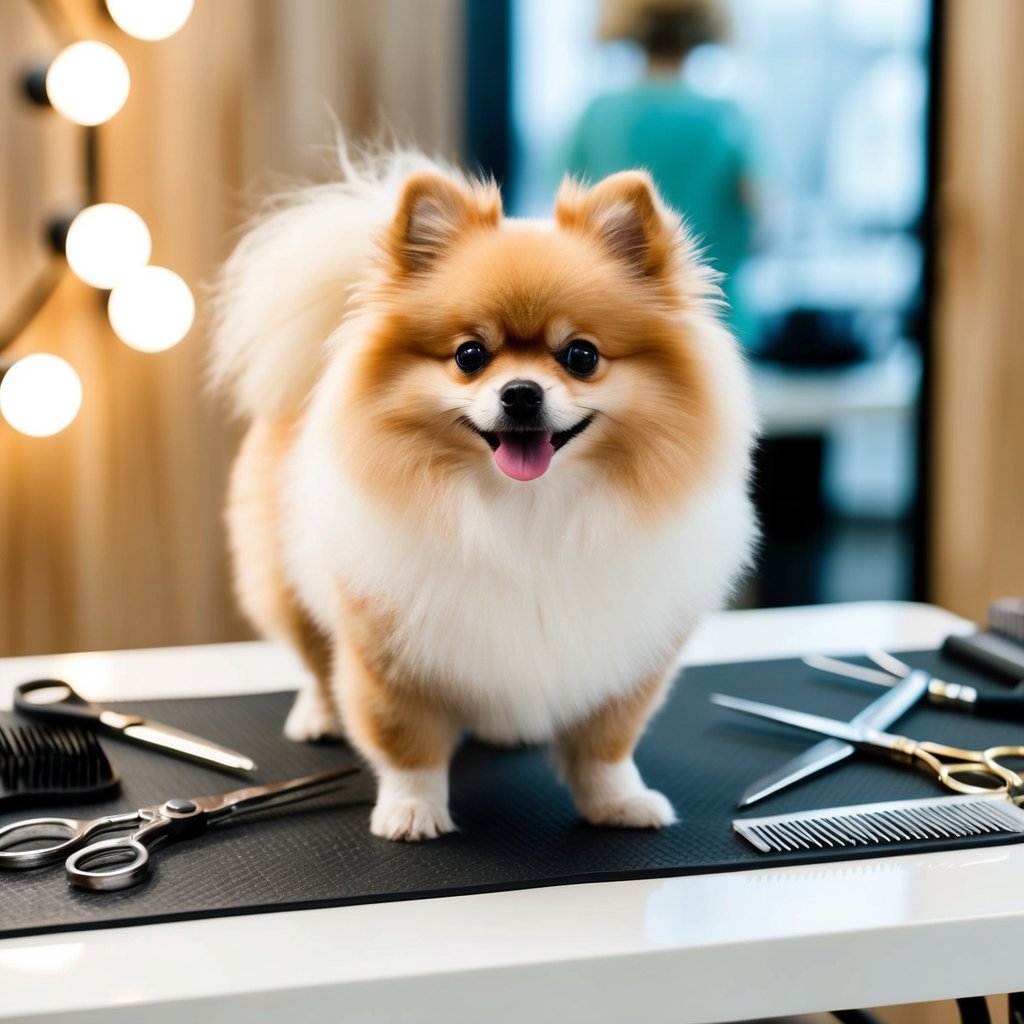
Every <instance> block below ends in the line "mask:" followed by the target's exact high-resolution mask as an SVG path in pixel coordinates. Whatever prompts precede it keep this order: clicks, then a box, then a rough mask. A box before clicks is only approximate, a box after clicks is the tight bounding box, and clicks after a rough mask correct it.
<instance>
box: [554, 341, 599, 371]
mask: <svg viewBox="0 0 1024 1024" xmlns="http://www.w3.org/2000/svg"><path fill="white" fill-rule="evenodd" d="M597 359H598V355H597V348H596V347H595V346H594V345H592V344H591V343H590V342H589V341H570V342H569V344H568V346H567V347H566V348H565V350H564V351H563V352H562V365H563V366H564V367H565V368H566V369H567V370H568V371H569V372H570V373H571V374H572V375H573V376H574V377H589V376H590V375H591V374H592V373H593V372H594V371H595V370H596V369H597Z"/></svg>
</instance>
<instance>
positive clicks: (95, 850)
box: [64, 836, 149, 892]
mask: <svg viewBox="0 0 1024 1024" xmlns="http://www.w3.org/2000/svg"><path fill="white" fill-rule="evenodd" d="M102 864H106V865H108V866H107V867H106V868H105V869H104V868H103V867H100V866H98V865H102ZM89 865H97V866H95V867H93V868H90V867H89ZM64 868H65V870H66V871H67V875H68V881H69V882H70V883H71V884H72V885H73V886H74V887H75V888H76V889H85V890H87V891H89V892H114V891H116V890H118V889H130V888H131V887H132V886H133V885H138V884H139V882H141V881H142V879H143V878H145V877H146V873H147V872H148V871H149V850H147V849H146V847H145V846H143V844H142V843H140V842H139V841H138V839H136V838H134V837H133V836H120V837H119V838H117V839H104V840H102V841H101V842H98V843H93V844H91V845H90V846H84V847H82V849H81V850H76V851H75V852H74V853H73V854H71V856H70V857H68V859H67V860H66V861H65V862H64Z"/></svg>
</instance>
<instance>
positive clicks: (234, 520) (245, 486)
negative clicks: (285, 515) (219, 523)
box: [225, 418, 331, 706]
mask: <svg viewBox="0 0 1024 1024" xmlns="http://www.w3.org/2000/svg"><path fill="white" fill-rule="evenodd" d="M294 440H295V422H294V420H293V419H291V418H286V419H279V420H260V421H257V422H256V423H254V424H253V426H252V427H250V429H249V431H248V433H247V434H246V436H245V438H244V439H243V441H242V446H241V449H240V450H239V453H238V457H237V458H236V460H235V464H234V466H233V467H232V471H231V479H230V482H229V486H228V500H227V508H226V513H225V518H226V520H227V525H228V536H229V539H230V544H231V553H232V564H233V567H234V583H235V594H236V596H237V599H238V602H239V605H240V606H241V608H242V609H243V611H244V612H245V613H246V615H248V616H249V618H250V619H251V620H252V622H253V623H254V624H255V625H256V626H257V628H258V629H259V630H260V631H261V632H262V633H263V634H264V635H266V636H269V637H273V638H275V639H278V640H282V641H285V642H287V643H290V644H291V645H292V646H293V647H294V648H295V649H296V650H297V651H298V652H299V655H300V657H301V658H302V660H303V662H304V664H305V665H306V667H307V668H308V669H309V671H310V672H311V673H312V674H313V676H314V677H315V679H316V681H317V686H318V690H319V693H320V696H321V699H322V700H323V701H324V703H325V705H327V706H330V704H331V685H330V678H331V643H330V640H329V638H328V637H327V636H325V635H324V633H323V631H322V630H320V629H318V628H317V626H316V624H315V623H314V622H313V620H312V619H311V618H310V616H309V614H308V613H307V612H306V611H305V610H304V609H303V608H302V606H301V605H300V604H299V601H298V599H297V597H296V595H295V593H294V591H293V590H292V589H291V588H290V587H289V586H288V585H287V583H286V582H285V578H284V573H283V571H282V568H281V561H280V559H281V539H280V534H279V531H280V517H281V510H280V483H281V479H280V478H281V463H282V460H283V459H284V457H285V455H286V454H287V453H288V451H289V449H290V448H291V446H292V444H293V443H294Z"/></svg>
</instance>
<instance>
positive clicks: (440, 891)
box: [0, 652, 1024, 937]
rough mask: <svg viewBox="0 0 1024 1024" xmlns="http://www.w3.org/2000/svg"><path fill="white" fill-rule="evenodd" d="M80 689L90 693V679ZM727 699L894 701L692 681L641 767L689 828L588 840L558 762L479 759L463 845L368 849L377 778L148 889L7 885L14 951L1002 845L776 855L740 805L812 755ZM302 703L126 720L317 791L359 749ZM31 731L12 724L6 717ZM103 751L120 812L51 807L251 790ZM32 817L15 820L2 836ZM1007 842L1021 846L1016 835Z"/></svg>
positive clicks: (241, 823)
mask: <svg viewBox="0 0 1024 1024" xmlns="http://www.w3.org/2000/svg"><path fill="white" fill-rule="evenodd" d="M906 658H907V660H908V661H910V662H911V663H912V664H914V665H917V666H920V667H923V668H928V669H930V670H932V671H933V672H935V674H937V675H941V676H942V677H943V678H947V679H954V680H956V681H960V682H969V683H973V684H975V685H979V686H987V687H989V688H990V689H992V690H993V691H995V692H1000V693H1005V692H1006V691H1005V688H1004V687H1001V686H999V685H998V684H996V683H991V682H988V681H986V680H985V679H984V678H982V677H979V676H977V675H975V674H973V673H971V672H969V671H968V670H966V669H965V668H963V667H962V666H960V665H957V664H955V663H951V662H946V661H944V660H943V659H942V658H941V657H940V656H939V655H937V654H935V653H932V652H925V653H917V654H912V655H907V656H906ZM72 682H73V680H72ZM712 690H720V691H723V692H727V693H732V694H736V695H739V696H746V697H752V698H755V699H760V700H766V701H769V702H772V703H776V704H785V705H788V706H790V707H799V708H801V709H804V710H809V711H815V712H818V713H820V714H825V715H830V716H833V717H837V718H847V719H848V718H851V717H852V716H853V715H854V714H856V713H857V711H859V710H860V709H861V708H862V707H864V706H865V705H866V704H867V703H869V702H870V701H871V700H873V699H874V698H875V697H876V696H877V695H878V693H879V690H878V688H876V687H872V686H870V685H868V684H863V683H856V682H850V681H845V680H839V679H835V678H833V677H829V676H824V675H822V674H820V673H818V672H814V671H812V670H811V669H809V668H807V667H805V666H804V665H803V664H802V663H800V662H798V661H793V660H786V661H771V662H756V663H754V662H744V663H740V664H734V665H716V666H704V667H697V668H691V669H688V670H687V671H686V672H685V673H684V674H683V676H682V677H681V678H680V679H679V680H678V681H677V683H676V686H675V688H674V690H673V694H672V697H671V699H670V700H669V701H668V703H667V704H666V706H665V707H664V708H663V710H662V711H661V713H660V714H659V715H658V717H657V718H656V719H655V721H654V723H653V724H652V725H651V727H650V729H649V730H648V732H647V735H646V736H645V738H644V740H643V742H642V744H641V746H640V748H639V750H638V752H637V761H638V763H639V765H640V768H641V770H642V772H643V775H644V777H645V779H646V780H647V782H648V784H649V785H651V786H653V787H655V788H657V789H660V790H662V791H663V792H664V793H665V794H666V795H667V796H668V797H669V798H670V799H671V800H672V801H673V803H674V804H675V807H676V809H677V811H678V813H679V816H680V819H681V820H680V823H679V824H678V825H674V826H672V827H671V828H667V829H664V830H662V831H660V832H656V831H626V830H622V831H620V830H613V829H603V828H595V827H592V826H589V825H587V824H585V823H583V822H582V821H581V820H580V819H579V817H578V815H577V814H576V811H575V809H574V807H573V804H572V800H571V799H570V796H569V793H568V792H567V791H566V790H565V789H564V788H563V787H562V786H561V785H560V784H559V783H558V782H557V781H556V779H555V776H554V773H553V771H552V770H551V766H550V762H549V758H548V755H547V752H546V751H544V750H541V749H535V748H524V749H516V750H501V749H494V748H489V747H485V746H482V745H480V744H476V743H473V742H471V741H469V742H467V743H466V744H465V745H464V746H463V747H462V749H461V750H460V752H459V754H458V756H457V758H456V760H455V763H454V766H453V769H452V812H453V816H454V818H455V821H456V823H457V825H458V826H459V829H460V830H459V832H458V833H456V834H453V835H450V836H445V837H444V838H442V839H438V840H434V841H432V842H428V843H416V844H396V843H390V842H387V841H385V840H382V839H377V838H375V837H373V836H372V835H370V833H369V830H368V827H367V823H368V818H369V813H370V807H371V802H372V797H373V790H374V782H373V779H372V778H371V776H370V775H369V773H368V772H362V773H360V774H359V775H356V776H354V777H353V778H352V779H351V780H350V781H349V784H348V785H347V786H346V788H345V789H343V790H341V791H339V792H336V793H334V794H329V795H326V796H321V797H318V798H317V799H316V800H314V801H310V802H308V803H296V804H291V805H289V806H287V807H283V808H278V809H276V810H267V811H264V812H261V813H259V814H254V815H250V816H248V817H245V818H239V819H237V820H236V821H234V822H231V823H230V824H225V825H222V826H220V827H218V828H217V829H211V830H210V831H209V832H207V833H206V834H205V835H203V836H201V837H199V838H198V839H196V840H191V841H185V842H181V843H178V844H176V845H172V846H167V847H164V848H162V849H160V850H157V851H156V852H155V853H154V855H153V863H154V867H153V871H152V874H151V876H150V877H149V879H148V880H147V881H146V882H144V883H143V884H142V885H140V886H138V887H137V888H135V889H130V890H125V891H122V892H115V893H87V892H80V891H78V890H75V889H72V888H70V887H69V886H68V884H67V882H66V880H65V878H64V872H63V868H62V867H51V868H44V869H39V870H36V871H31V872H13V871H7V872H0V937H7V936H12V935H25V934H32V933H42V932H54V931H64V930H74V929H82V928H101V927H112V926H117V925H126V924H139V923H149V922H156V921H167V920H180V919H187V918H200V917H211V916H220V915H230V914H248V913H263V912H269V911H275V910H294V909H299V908H306V907H325V906H341V905H345V904H355V903H373V902H379V901H385V900H401V899H419V898H425V897H432V896H447V895H457V894H467V893H478V892H489V891H496V890H507V889H519V888H528V887H534V886H546V885H556V884H564V883H572V882H594V881H607V880H613V879H628V878H647V877H658V876H668V875H681V874H692V873H698V872H708V871H738V870H744V869H750V868H761V867H767V866H771V865H773V864H795V863H801V862H803V863H806V862H815V861H818V862H821V861H826V860H836V859H845V858H849V857H865V856H880V855H886V856H889V855H893V854H898V853H911V852H920V851H921V850H922V849H928V850H939V849H951V848H956V847H959V846H965V845H968V846H969V845H981V844H982V843H984V842H986V841H991V840H977V839H975V840H951V841H935V842H931V843H927V844H923V843H906V844H900V845H886V846H880V847H872V848H858V849H856V850H831V851H826V852H817V851H816V852H813V853H800V854H788V855H785V856H773V857H769V856H765V855H762V854H758V853H756V852H755V851H754V850H753V849H751V848H750V847H749V846H747V845H746V843H745V842H744V841H743V840H741V839H739V838H738V837H737V836H735V835H734V833H733V832H732V828H731V824H732V820H733V818H735V817H736V812H735V811H734V809H733V805H734V802H735V800H736V798H737V797H738V796H739V794H740V793H741V792H742V791H743V789H744V788H745V787H746V786H747V785H748V784H749V783H751V782H753V781H754V779H756V778H758V777H760V776H761V775H763V774H764V773H766V772H767V771H769V770H771V769H772V768H775V767H777V766H778V765H780V764H782V763H783V762H784V761H786V760H787V759H788V758H790V757H792V756H793V755H795V754H796V753H798V752H800V751H801V750H803V749H804V748H805V747H806V746H809V745H810V743H811V742H813V740H811V739H808V738H807V737H806V736H804V735H803V734H800V733H796V732H794V731H792V730H789V729H787V728H785V727H783V726H776V725H772V724H769V723H764V724H762V723H760V722H757V721H755V720H753V719H750V718H747V717H745V716H740V715H736V714H735V713H732V712H729V711H726V710H725V709H722V708H718V707H715V706H713V705H711V704H709V702H708V700H707V694H708V693H709V692H710V691H712ZM290 703H291V695H290V694H286V693H277V694H263V695H257V696H240V697H225V698H206V699H196V700H173V701H150V702H140V701H136V702H133V703H131V704H119V705H112V706H113V707H116V708H119V709H121V710H125V711H129V710H130V711H142V712H144V713H145V714H147V715H149V716H150V717H152V718H154V719H157V720H159V721H162V722H165V723H167V724H171V725H176V726H178V727H179V728H182V729H187V730H189V731H191V732H195V733H198V734H200V735H203V736H208V737H210V738H211V739H217V740H219V741H221V742H222V743H225V744H226V745H228V746H230V747H233V748H235V749H238V750H241V751H243V752H245V753H248V754H250V755H251V756H252V757H253V758H254V759H255V760H256V761H257V763H258V764H259V766H260V767H259V771H258V772H256V773H254V775H253V776H252V778H253V780H254V781H256V782H270V781H274V780H277V779H283V778H290V777H293V776H297V775H305V774H308V773H310V772H314V771H322V770H325V769H327V768H330V767H334V766H336V765H338V764H339V763H345V762H347V761H348V760H350V759H351V754H350V752H349V751H348V749H347V748H346V747H345V746H344V745H342V744H333V745H295V744H292V743H289V742H288V741H287V740H285V739H284V738H283V737H282V736H281V723H282V722H283V720H284V716H285V714H286V712H287V710H288V708H289V706H290ZM6 717H7V718H8V719H9V720H12V721H13V720H15V719H14V717H13V716H6ZM897 729H898V731H900V732H903V733H906V734H908V735H911V736H914V737H915V738H918V739H925V738H927V739H936V740H940V741H944V742H948V743H955V744H957V745H963V746H971V747H975V746H987V745H990V744H993V743H1018V742H1024V727H1022V726H1021V725H1020V724H1017V723H1009V722H994V721H988V720H985V719H980V718H974V717H971V716H969V715H963V714H959V713H956V712H952V711H946V710H940V709H937V708H935V707H934V706H928V705H925V704H922V705H920V706H919V707H916V708H915V709H913V710H912V711H911V712H910V713H909V714H908V715H906V716H905V717H904V718H903V719H902V720H901V721H900V722H899V724H898V727H897ZM103 743H104V747H105V749H106V751H107V753H108V755H109V757H110V759H111V761H112V762H113V763H114V765H115V766H116V767H117V768H118V769H119V770H120V772H121V775H122V779H123V786H122V792H121V797H120V799H119V800H118V801H116V802H108V803H105V804H102V805H91V806H87V807H67V808H55V809H47V810H46V811H45V812H43V811H39V812H38V813H40V814H42V813H46V814H51V813H52V814H65V815H68V816H72V817H89V816H94V815H96V814H100V813H109V812H111V811H115V810H126V809H129V808H134V807H136V806H142V805H145V804H154V803H160V802H162V801H163V800H166V799H168V798H170V797H174V796H198V795H202V794H207V793H217V792H221V791H224V790H228V789H234V788H236V787H237V786H238V785H241V784H242V783H241V782H240V781H239V780H238V779H236V778H234V777H232V776H229V775H226V774H223V773H218V772H215V771H212V770H208V769H205V768H201V767H198V766H196V765H193V764H190V763H188V762H185V761H179V760H175V759H173V758H170V757H167V756H164V755H161V754H157V753H153V752H150V751H147V750H145V749H143V748H141V747H138V746H133V745H130V744H127V743H125V742H123V741H120V740H116V739H104V741H103ZM942 792H944V791H943V790H942V788H941V787H940V786H939V785H938V784H937V783H936V782H935V781H934V780H932V779H931V778H929V777H928V776H927V775H925V774H924V773H922V772H919V771H915V770H912V769H908V768H902V767H899V766H896V765H893V764H891V763H888V762H884V761H877V760H874V759H872V758H871V757H870V755H857V756H856V757H855V758H852V759H850V760H848V761H847V762H845V763H844V764H843V765H841V766H839V767H837V768H834V769H832V770H830V771H829V772H827V773H825V774H823V775H821V776H819V777H817V778H815V779H813V780H810V781H807V782H805V783H803V784H801V785H799V786H797V787H794V788H792V789H791V790H789V791H787V792H785V793H783V794H779V795H777V796H776V797H773V798H771V799H769V800H766V801H764V802H762V803H761V804H758V805H756V806H755V807H753V808H751V809H750V811H749V812H747V814H746V816H750V817H756V816H760V815H766V814H775V813H783V812H787V811H799V810H810V809H814V808H822V807H833V806H840V805H846V804H856V803H867V802H872V801H878V800H890V799H909V798H917V797H929V796H936V795H940V794H941V793H942ZM26 816H28V815H27V814H26V812H25V811H24V810H22V811H20V812H18V813H13V812H9V813H7V814H4V815H0V824H6V823H7V822H9V821H12V820H15V819H17V818H22V817H26ZM998 841H1002V842H1005V841H1007V840H1006V837H1005V836H1004V837H1000V838H999V840H998Z"/></svg>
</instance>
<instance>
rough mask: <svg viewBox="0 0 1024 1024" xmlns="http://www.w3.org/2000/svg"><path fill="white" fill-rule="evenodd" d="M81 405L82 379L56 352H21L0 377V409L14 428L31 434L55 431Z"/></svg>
mask: <svg viewBox="0 0 1024 1024" xmlns="http://www.w3.org/2000/svg"><path fill="white" fill-rule="evenodd" d="M81 405H82V382H81V381H80V380H79V379H78V374H77V373H75V371H74V369H73V368H72V367H71V366H70V364H68V363H67V362H65V361H64V360H63V359H61V358H60V356H53V355H49V354H48V353H46V352H37V353H35V354H34V355H31V356H25V357H24V358H22V359H19V360H18V361H17V362H16V363H15V364H14V365H13V366H12V367H11V368H10V369H9V370H8V371H7V373H5V374H4V377H3V379H2V380H0V413H2V414H3V417H4V419H5V420H7V422H8V423H10V425H11V426H12V427H14V429H15V430H19V431H21V433H23V434H28V435H29V436H31V437H48V436H49V435H50V434H56V433H59V432H60V431H61V430H63V429H64V428H65V427H66V426H67V425H68V424H69V423H70V422H71V421H72V420H73V419H74V418H75V417H76V416H77V415H78V410H79V408H80V407H81Z"/></svg>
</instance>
